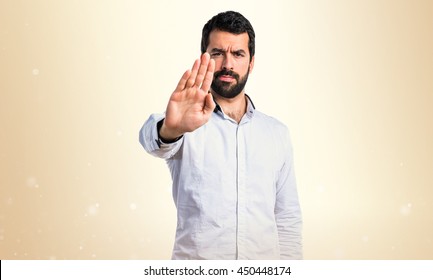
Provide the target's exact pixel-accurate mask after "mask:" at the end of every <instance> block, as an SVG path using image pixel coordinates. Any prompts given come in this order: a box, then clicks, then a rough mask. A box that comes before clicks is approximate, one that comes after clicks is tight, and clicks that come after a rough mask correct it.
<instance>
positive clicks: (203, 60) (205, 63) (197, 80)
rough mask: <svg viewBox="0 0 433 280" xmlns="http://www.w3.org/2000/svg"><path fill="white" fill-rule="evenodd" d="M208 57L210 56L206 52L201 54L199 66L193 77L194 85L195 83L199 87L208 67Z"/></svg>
mask: <svg viewBox="0 0 433 280" xmlns="http://www.w3.org/2000/svg"><path fill="white" fill-rule="evenodd" d="M209 59H210V56H209V54H208V53H204V54H202V55H201V63H200V68H199V69H198V73H197V77H196V78H195V83H194V85H196V86H197V87H200V85H201V83H202V82H203V79H204V77H205V75H206V71H207V69H208V65H209Z"/></svg>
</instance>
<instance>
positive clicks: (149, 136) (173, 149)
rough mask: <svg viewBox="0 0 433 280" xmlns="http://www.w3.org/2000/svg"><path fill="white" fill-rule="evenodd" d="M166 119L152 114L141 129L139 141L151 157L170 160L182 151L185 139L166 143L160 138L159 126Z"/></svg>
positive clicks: (163, 116) (160, 115) (161, 115)
mask: <svg viewBox="0 0 433 280" xmlns="http://www.w3.org/2000/svg"><path fill="white" fill-rule="evenodd" d="M164 118H165V115H163V114H152V115H151V116H150V117H149V119H148V120H147V121H146V122H145V123H144V125H143V127H142V128H141V129H140V134H139V140H140V143H141V145H142V146H143V148H144V149H145V150H146V151H147V152H148V153H149V154H151V155H153V156H156V157H159V158H163V159H169V158H171V157H173V156H174V155H175V154H176V153H177V152H178V151H179V149H180V147H181V146H182V143H183V137H181V138H180V139H178V140H177V141H176V142H173V143H164V142H162V141H161V139H160V138H159V136H158V129H157V125H158V122H159V121H162V120H163V119H164Z"/></svg>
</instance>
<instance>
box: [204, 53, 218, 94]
mask: <svg viewBox="0 0 433 280" xmlns="http://www.w3.org/2000/svg"><path fill="white" fill-rule="evenodd" d="M214 71H215V60H213V59H211V60H210V62H209V65H208V67H207V72H206V75H205V77H204V80H203V84H202V86H201V89H202V90H203V91H204V92H208V91H209V89H210V86H211V84H212V80H213V74H214Z"/></svg>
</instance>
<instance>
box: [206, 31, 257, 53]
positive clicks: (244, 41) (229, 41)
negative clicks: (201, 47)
mask: <svg viewBox="0 0 433 280" xmlns="http://www.w3.org/2000/svg"><path fill="white" fill-rule="evenodd" d="M248 40H249V37H248V33H246V32H244V33H241V34H233V33H230V32H227V31H221V30H213V31H212V32H211V33H210V34H209V45H208V50H209V49H213V48H219V49H224V50H228V49H233V50H244V51H246V52H248Z"/></svg>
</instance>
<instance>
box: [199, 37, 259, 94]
mask: <svg viewBox="0 0 433 280" xmlns="http://www.w3.org/2000/svg"><path fill="white" fill-rule="evenodd" d="M248 39H249V38H248V34H247V33H246V32H245V33H242V34H238V35H237V34H232V33H229V32H225V31H219V30H214V31H212V32H211V33H210V34H209V45H208V47H207V50H206V51H207V52H208V53H209V54H210V57H211V58H212V59H214V60H215V73H214V78H213V81H212V85H211V89H212V90H213V92H214V93H216V94H218V95H220V96H221V97H224V98H234V97H236V96H237V95H239V93H241V92H242V91H243V90H244V87H245V84H246V83H247V80H248V74H249V73H250V72H251V71H252V69H253V66H254V57H253V58H252V59H251V61H250V53H249V50H248Z"/></svg>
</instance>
